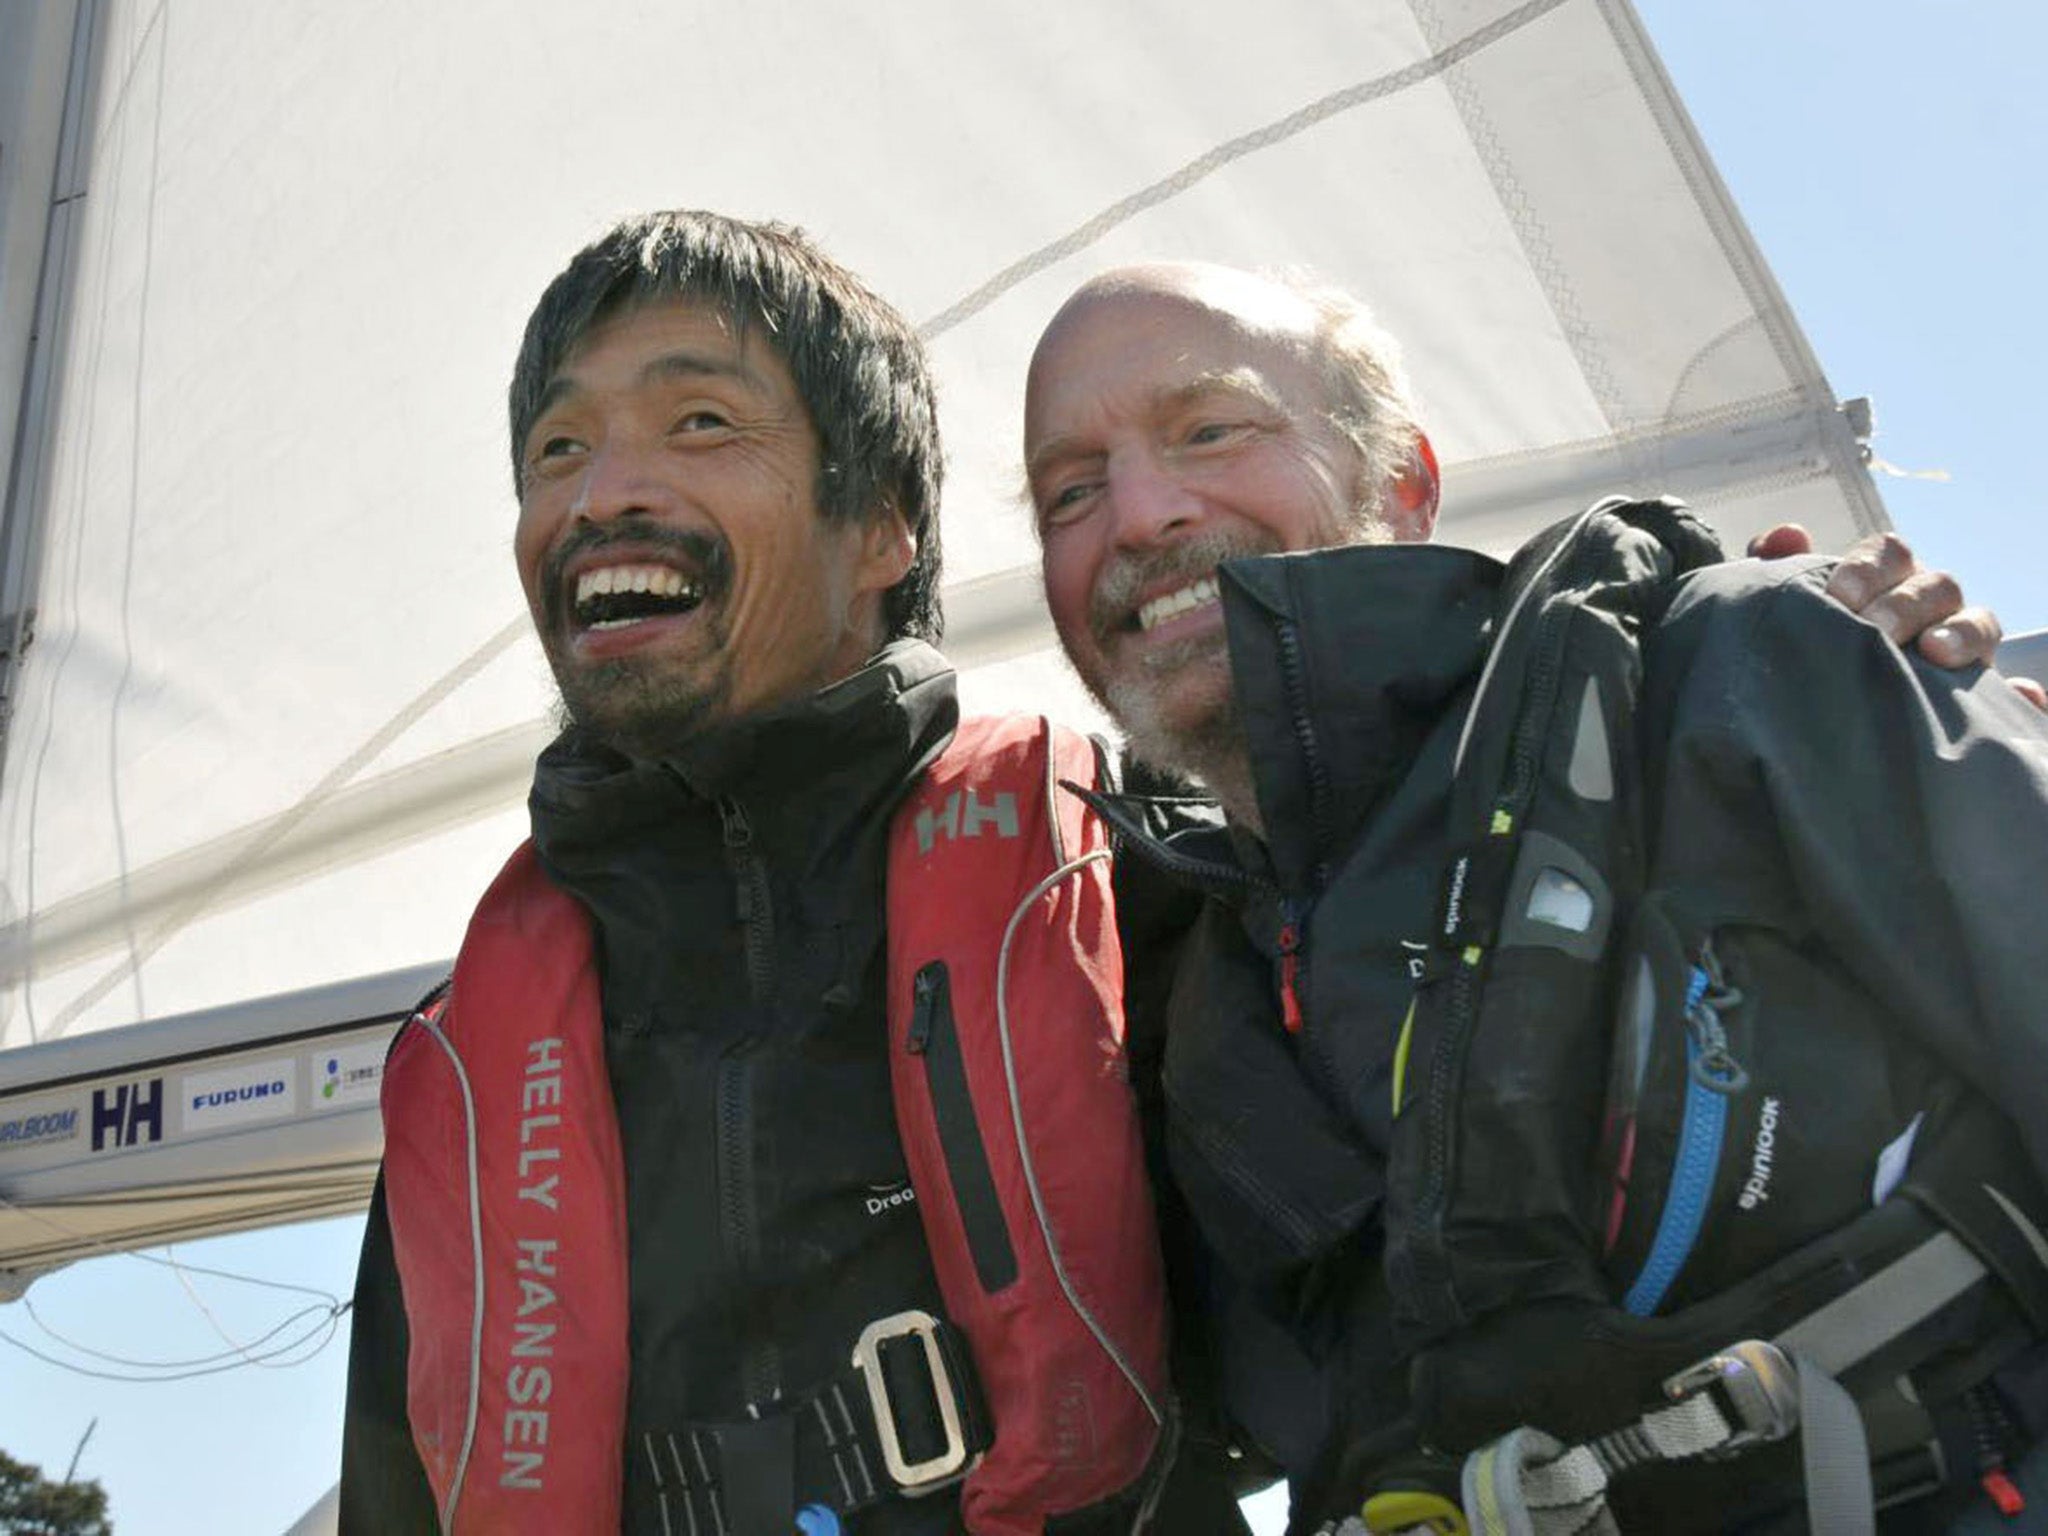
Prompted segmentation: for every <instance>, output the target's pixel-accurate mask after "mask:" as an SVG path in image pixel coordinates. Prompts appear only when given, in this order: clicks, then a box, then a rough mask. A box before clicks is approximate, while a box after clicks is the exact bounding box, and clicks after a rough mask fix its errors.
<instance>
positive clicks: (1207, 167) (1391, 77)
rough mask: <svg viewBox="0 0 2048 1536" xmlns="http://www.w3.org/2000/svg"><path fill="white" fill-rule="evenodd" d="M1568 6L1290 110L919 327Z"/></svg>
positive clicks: (999, 292) (1535, 12)
mask: <svg viewBox="0 0 2048 1536" xmlns="http://www.w3.org/2000/svg"><path fill="white" fill-rule="evenodd" d="M1564 3H1565V0H1529V3H1527V4H1526V5H1521V6H1517V7H1516V8H1515V9H1514V10H1512V11H1509V12H1508V13H1507V14H1506V15H1505V16H1501V17H1498V18H1496V19H1495V20H1493V21H1491V22H1489V23H1487V25H1485V26H1483V27H1481V28H1480V29H1479V30H1478V31H1476V32H1473V33H1472V34H1470V35H1469V36H1467V37H1463V38H1460V39H1459V40H1458V41H1457V42H1455V43H1452V44H1450V45H1448V46H1447V47H1444V48H1442V49H1439V50H1438V51H1437V52H1435V53H1433V54H1431V55H1429V57H1427V58H1425V59H1419V60H1417V61H1416V62H1415V63H1413V64H1410V65H1407V66H1406V67H1404V68H1402V69H1397V70H1395V71H1394V72H1393V73H1392V74H1388V75H1381V76H1379V77H1378V78H1377V79H1373V80H1366V81H1361V82H1360V83H1359V84H1357V85H1351V86H1346V87H1345V88H1344V89H1343V90H1340V91H1333V92H1331V93H1330V94H1329V95H1327V96H1323V97H1320V98H1318V99H1317V100H1315V101H1312V102H1310V103H1309V104H1308V105H1307V106H1305V107H1301V108H1299V109H1297V110H1296V111H1293V112H1290V113H1288V114H1287V116H1285V117H1282V118H1279V119H1277V120H1275V121H1274V122H1271V123H1268V124H1266V125H1265V126H1264V127H1263V128H1255V129H1253V130H1252V131H1251V132H1250V133H1245V134H1240V135H1239V136H1238V137H1236V138H1234V139H1225V140H1224V141H1223V142H1222V143H1221V144H1218V145H1216V146H1215V147H1214V148H1213V149H1210V150H1208V151H1206V152H1205V153H1203V154H1200V155H1197V156H1196V157H1195V158H1194V159H1193V160H1190V161H1189V162H1188V163H1187V164H1186V165H1183V166H1182V167H1181V168H1180V169H1179V170H1177V171H1174V172H1173V173H1172V174H1171V175H1168V176H1164V177H1162V178H1160V179H1159V180H1158V181H1155V182H1153V183H1152V184H1151V185H1150V186H1147V187H1143V188H1140V189H1139V190H1138V191H1136V192H1133V193H1131V194H1130V195H1129V196H1128V197H1124V198H1120V199H1118V200H1117V201H1116V202H1114V203H1111V204H1110V205H1109V206H1108V207H1107V208H1105V209H1103V210H1102V212H1100V213H1098V214H1096V215H1095V216H1094V217H1093V218H1091V219H1089V220H1088V221H1087V222H1086V223H1084V224H1081V225H1079V226H1077V227H1076V228H1074V229H1072V230H1070V231H1068V232H1067V233H1066V234H1064V235H1061V236H1060V237H1059V238H1058V239H1057V240H1053V241H1050V242H1048V243H1047V244H1045V245H1042V246H1040V247H1039V248H1038V249H1037V250H1035V251H1033V252H1031V253H1030V254H1029V255H1027V256H1025V257H1023V258H1021V259H1020V260H1017V261H1014V262H1012V263H1011V264H1010V265H1009V266H1007V267H1005V268H1003V269H1002V271H1000V272H998V273H996V275H995V276H994V277H992V278H990V279H989V280H988V281H987V282H985V283H983V284H982V285H981V286H980V287H979V288H976V289H975V290H974V291H973V292H971V293H969V294H968V295H967V296H966V297H965V298H962V299H960V300H959V301H958V302H956V303H954V304H952V305H950V306H949V307H948V308H945V309H942V310H940V311H939V312H938V313H937V314H936V315H933V316H932V317H931V318H930V319H928V320H926V321H924V322H923V323H922V324H920V325H919V326H918V328H917V329H918V334H919V335H921V336H922V337H924V339H925V340H926V341H935V340H937V339H938V338H939V337H941V336H943V335H945V333H946V332H948V331H950V330H952V329H953V328H954V327H956V326H958V325H960V324H962V323H963V322H965V321H967V320H971V319H972V318H974V316H976V315H978V314H980V313H981V312H982V311H983V310H984V309H987V308H988V307H989V306H990V305H991V304H993V303H995V301H996V300H997V299H1000V298H1001V297H1002V296H1003V295H1004V294H1006V293H1008V292H1009V291H1010V290H1011V289H1012V288H1015V287H1016V286H1017V285H1018V284H1020V283H1023V282H1025V281H1026V280H1028V279H1030V278H1032V277H1034V276H1036V275H1037V274H1038V273H1040V272H1042V271H1044V270H1045V269H1046V268H1047V267H1050V266H1052V265H1053V264H1054V263H1056V262H1060V261H1064V260H1066V258H1067V257H1069V256H1072V255H1074V254H1075V253H1076V252H1077V251H1081V250H1085V249H1086V248H1087V247H1089V246H1091V245H1093V244H1094V243H1095V242H1096V241H1098V240H1100V239H1101V238H1102V237H1103V236H1104V235H1106V234H1108V233H1109V232H1110V231H1111V230H1112V229H1115V228H1116V227H1117V226H1118V225H1119V224H1127V223H1129V222H1130V221H1131V220H1132V219H1134V218H1136V217H1137V216H1138V215H1139V214H1141V213H1144V212H1145V211H1146V210H1148V209H1151V208H1156V207H1158V206H1159V205H1160V204H1161V203H1164V202H1169V201H1171V200H1172V199H1173V198H1176V197H1178V196H1179V195H1180V194H1181V193H1183V192H1185V191H1187V189H1188V188H1190V187H1192V186H1194V185H1195V184H1196V183H1197V182H1200V181H1203V180H1206V179H1207V178H1208V177H1210V176H1213V175H1214V174H1215V173H1216V172H1218V171H1220V170H1222V169H1223V168H1224V167H1225V166H1227V165H1229V164H1230V163H1231V162H1233V161H1236V160H1242V159H1243V158H1244V157H1245V156H1247V155H1250V154H1255V153H1257V152H1258V151H1259V150H1262V149H1268V148H1270V147H1271V146H1273V145H1275V144H1278V143H1281V142H1283V141H1284V140H1287V139H1291V138H1294V137H1295V136H1297V135H1298V134H1301V133H1304V132H1306V131H1307V130H1308V129H1310V128H1313V127H1315V126H1316V125H1317V124H1319V123H1322V122H1325V121H1327V120H1328V119H1330V118H1332V117H1337V116H1339V115H1341V114H1343V113H1345V112H1349V111H1351V110H1352V109H1353V108H1354V107H1362V106H1365V105H1367V104H1369V103H1371V102H1375V101H1379V100H1382V99H1384V98H1385V97H1388V96H1393V95H1396V94H1398V93H1400V92H1401V91H1405V90H1407V89H1408V88H1409V87H1410V86H1414V85H1420V84H1421V83H1422V82H1423V81H1425V80H1430V79H1434V78H1435V77H1436V76H1438V75H1440V74H1442V73H1443V72H1444V71H1445V70H1447V69H1449V68H1450V67H1451V66H1452V65H1454V64H1459V63H1462V62H1463V61H1464V60H1466V59H1468V58H1470V57H1471V56H1472V55H1473V54H1475V53H1478V52H1480V51H1481V50H1482V49H1485V48H1489V47H1491V46H1492V45H1493V44H1495V43H1497V42H1499V41H1500V40H1501V39H1502V38H1504V37H1506V36H1508V35H1509V34H1510V33H1513V32H1516V31H1519V30H1520V29H1521V28H1523V27H1525V26H1527V25H1528V24H1529V23H1530V22H1532V21H1534V20H1536V19H1537V18H1538V17H1539V16H1542V15H1544V14H1545V13H1546V12H1549V11H1554V10H1556V9H1557V7H1558V6H1560V5H1562V4H1564Z"/></svg>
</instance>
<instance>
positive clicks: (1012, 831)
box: [383, 717, 1167, 1536]
mask: <svg viewBox="0 0 2048 1536" xmlns="http://www.w3.org/2000/svg"><path fill="white" fill-rule="evenodd" d="M1095 771H1096V764H1095V757H1094V748H1093V746H1092V745H1091V744H1090V743H1089V742H1088V741H1087V740H1086V739H1084V738H1082V737H1079V736H1075V735H1073V734H1072V733H1069V732H1066V731H1063V730H1059V729H1057V728H1055V727H1052V726H1051V725H1049V724H1048V723H1046V722H1045V721H1042V720H1039V719H1035V718H1031V717H1011V718H999V719H979V720H969V721H965V722H963V723H962V725H961V726H960V729H959V731H958V732H957V733H956V734H955V736H954V738H953V741H952V743H951V745H950V746H949V747H948V748H947V749H946V751H945V752H944V753H943V754H942V755H941V756H940V758H939V760H938V761H937V762H936V763H935V764H934V765H933V767H932V768H931V769H930V770H929V771H928V772H927V773H926V774H925V776H924V777H923V778H922V779H921V780H920V782H919V783H918V785H917V786H916V788H915V789H914V790H913V791H912V793H911V794H910V796H909V797H908V798H907V799H906V801H905V803H904V804H903V806H902V807H901V808H900V809H899V810H898V812H897V814H896V817H895V820H894V824H893V827H892V830H891V835H890V852H889V873H888V935H889V965H888V988H889V1021H888V1022H889V1039H890V1047H891V1048H890V1053H889V1055H890V1071H891V1078H892V1084H893V1093H894V1098H895V1104H896V1115H897V1123H898V1130H899V1134H900V1135H901V1137H902V1140H903V1146H904V1152H905V1155H906V1159H907V1161H908V1164H909V1168H910V1174H911V1179H912V1182H913V1184H914V1186H915V1188H916V1192H917V1206H918V1211H919V1214H920V1216H921V1218H922V1220H923V1222H924V1228H925V1234H926V1239H927V1242H928V1244H929V1246H930V1249H931V1253H932V1259H933V1264H934V1268H935V1269H936V1272H937V1275H938V1280H939V1286H940V1291H941V1294H942V1295H943V1297H944V1299H945V1305H946V1309H947V1312H948V1315H949V1321H950V1322H951V1324H952V1325H953V1327H954V1328H956V1329H957V1330H959V1332H960V1333H962V1334H964V1335H965V1338H966V1341H967V1344H968V1347H969V1350H970V1352H971V1353H972V1355H973V1358H974V1362H975V1365H976V1368H977V1370H978V1373H979V1375H980V1378H981V1385H982V1391H983V1394H984V1396H985V1398H986V1402H987V1407H988V1410H989V1416H990V1418H991V1420H992V1422H993V1425H994V1430H995V1440H994V1443H993V1445H992V1446H991V1447H990V1448H989V1449H988V1450H987V1452H986V1453H985V1454H984V1455H983V1457H982V1459H981V1460H980V1462H979V1464H978V1465H976V1466H975V1467H974V1469H973V1470H972V1471H971V1472H970V1473H969V1474H968V1476H967V1479H966V1482H965V1484H964V1487H963V1490H962V1493H961V1496H960V1497H961V1511H962V1517H963V1519H964V1521H965V1523H966V1525H967V1527H968V1529H970V1530H972V1531H975V1532H986V1533H992V1536H1023V1533H1027V1532H1037V1531H1040V1530H1042V1529H1043V1527H1044V1523H1045V1521H1046V1519H1047V1518H1048V1517H1049V1516H1051V1515H1055V1514H1059V1513H1062V1512H1065V1511H1069V1510H1076V1509H1083V1508H1087V1507H1088V1506H1090V1505H1093V1504H1096V1503H1098V1502H1100V1501H1101V1500H1103V1499H1105V1498H1107V1497H1109V1496H1111V1495H1113V1494H1115V1493H1117V1492H1119V1491H1120V1490H1123V1489H1126V1488H1128V1487H1130V1486H1131V1485H1132V1484H1134V1483H1135V1482H1136V1481H1137V1480H1138V1479H1139V1478H1140V1477H1141V1476H1142V1475H1143V1474H1144V1471H1145V1469H1146V1466H1147V1464H1148V1462H1149V1461H1150V1459H1151V1457H1152V1454H1153V1451H1154V1449H1155V1447H1156V1446H1157V1444H1158V1441H1159V1437H1160V1434H1161V1426H1162V1423H1163V1416H1164V1413H1165V1394H1166V1390H1167V1386H1166V1355H1167V1313H1166V1302H1165V1284H1164V1279H1163V1275H1162V1273H1161V1268H1160V1260H1159V1255H1158V1248H1157V1240H1156V1236H1155V1231H1154V1226H1153V1217H1152V1206H1151V1198H1150V1194H1149V1191H1148V1189H1147V1186H1146V1182H1145V1172H1144V1156H1143V1150H1142V1147H1141V1144H1140V1138H1139V1130H1138V1124H1137V1114H1136V1108H1135V1105H1134V1103H1133V1101H1132V1098H1131V1095H1130V1092H1129V1088H1128V1085H1127V1084H1126V1082H1125V1079H1124V1074H1123V1052H1122V1019H1123V1014H1122V990H1123V957H1122V952H1121V950H1120V948H1119V946H1118V941H1117V930H1116V916H1115V909H1114V905H1113V902H1112V897H1111V888H1110V877H1109V864H1108V859H1109V851H1108V847H1107V837H1106V833H1105V831H1104V829H1103V827H1102V825H1101V824H1100V822H1099V821H1098V820H1097V819H1096V818H1095V817H1094V816H1093V815H1092V814H1091V813H1089V812H1088V811H1087V809H1086V807H1085V806H1083V805H1082V804H1081V803H1080V802H1079V801H1078V800H1077V799H1076V798H1075V797H1073V796H1072V795H1069V794H1065V793H1063V792H1061V791H1060V790H1059V789H1058V788H1057V785H1058V782H1059V781H1060V780H1061V779H1072V780H1076V781H1079V782H1083V783H1092V782H1093V780H1094V778H1095ZM383 1108H384V1122H385V1154H384V1160H385V1174H384V1176H385V1187H386V1192H387V1199H388V1202H389V1207H390V1213H391V1228H392V1240H393V1245H394V1247H395V1249H396V1254H397V1261H398V1270H399V1276H400V1280H401V1284H402V1286H403V1289H404V1295H405V1305H406V1313H407V1318H408V1322H409V1325H410V1330H411V1354H410V1357H409V1359H408V1363H407V1374H408V1406H409V1413H410V1418H411V1423H412V1431H413V1438H414V1441H415V1443H416V1445H417V1446H418V1449H419V1452H420V1457H421V1460H422V1462H423V1463H424V1465H425V1467H426V1471H427V1477H428V1481H429V1482H430V1484H431V1485H432V1487H433V1490H434V1497H435V1501H436V1503H437V1505H438V1507H439V1508H440V1510H441V1514H442V1526H443V1529H444V1530H447V1531H450V1532H457V1531H488V1532H496V1531H503V1530H546V1531H550V1532H556V1531H560V1532H575V1531H593V1532H594V1531H605V1532H610V1531H615V1530H617V1529H618V1525H619V1517H620V1501H621V1489H620V1452H621V1443H622V1441H623V1438H624V1434H625V1412H626V1384H627V1376H628V1371H629V1369H630V1363H629V1360H628V1351H627V1294H626V1262H627V1249H626V1231H625V1177H624V1169H623V1166H622V1161H621V1153H620V1144H619V1131H618V1122H617V1112H616V1109H615V1106H614V1104H613V1100H612V1095H611V1087H610V1083H609V1080H608V1078H607V1075H606V1069H605V1059H604V1044H603V1025H602V1007H601V1000H600V998H599V995H598V982H597V970H596V964H595V957H594V952H593V947H592V940H591V933H590V924H589V920H588V918H587V917H586V915H585V914H584V912H583V910H582V908H581V907H579V906H578V905H577V904H576V902H575V901H574V900H573V899H572V898H571V897H569V896H567V895H566V894H564V893H563V892H561V891H559V890H557V889H556V888H555V887H554V886H553V885H551V884H550V883H549V882H548V880H547V879H546V877H545V876H544V875H543V874H542V872H541V869H540V866H539V863H538V861H537V860H536V858H535V856H534V854H533V851H532V848H531V846H530V845H529V846H522V847H521V848H520V849H519V851H518V852H517V853H515V854H514V855H513V856H512V858H511V860H510V862H509V863H507V865H506V866H505V868H504V870H503V871H502V872H501V873H500V874H499V876H498V878H497V880H496V881H495V882H494V883H493V884H492V886H491V888H490V890H489V891H488V892H487V893H486V895H485V897H484V899H483V902H482V903H481V905H480V906H479V907H478V909H477V912H476V915H475V917H474V918H473V919H472V920H471V923H470V928H469V932H468V935H467V936H466V938H465V939H464V941H463V945H462V951H461V953H460V955H459V956H458V957H457V959H456V963H455V973H454V977H453V980H452V983H451V985H450V987H449V989H448V990H447V992H446V993H445V994H444V1000H443V1002H442V1003H441V1004H440V1005H439V1006H437V1007H436V1008H434V1009H432V1010H429V1011H428V1012H426V1013H423V1014H421V1015H418V1016H416V1017H415V1018H414V1019H412V1020H411V1021H409V1022H408V1024H407V1026H406V1027H405V1028H404V1029H403V1030H402V1031H401V1032H400V1034H399V1037H398V1039H397V1040H396V1042H395V1043H394V1045H393V1047H392V1051H391V1055H390V1058H389V1061H388V1063H387V1065H386V1068H385V1073H384V1089H383ZM854 1342H855V1341H853V1340H851V1339H849V1340H848V1349H849V1352H851V1350H852V1349H853V1345H854Z"/></svg>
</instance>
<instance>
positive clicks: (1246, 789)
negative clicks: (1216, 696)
mask: <svg viewBox="0 0 2048 1536" xmlns="http://www.w3.org/2000/svg"><path fill="white" fill-rule="evenodd" d="M1150 661H1151V665H1149V666H1147V667H1146V669H1145V675H1143V676H1140V677H1137V678H1130V677H1126V678H1122V679H1120V680H1118V681H1116V682H1113V683H1110V684H1108V686H1107V687H1106V688H1104V689H1103V690H1102V691H1101V692H1100V693H1098V694H1097V695H1096V702H1097V703H1099V704H1101V705H1102V707H1103V708H1104V709H1106V710H1107V711H1108V712H1109V714H1110V716H1111V717H1112V718H1113V719H1114V720H1116V722H1117V723H1118V724H1119V725H1121V726H1122V727H1123V730H1124V740H1125V744H1126V745H1127V746H1128V747H1129V748H1130V752H1131V755H1132V756H1133V757H1135V758H1136V759H1138V761H1140V762H1142V763H1147V764H1149V765H1151V766H1152V767H1155V768H1163V769H1166V770H1167V771H1169V772H1171V773H1175V774H1179V775H1181V776H1183V777H1186V778H1191V779H1194V780H1196V781H1197V782H1198V783H1200V784H1201V785H1202V786H1203V787H1204V788H1206V789H1207V790H1208V791H1209V792H1210V793H1211V794H1212V795H1214V796H1215V797H1216V799H1217V800H1218V802H1219V803H1221V805H1222V806H1223V810H1224V814H1226V815H1227V816H1229V818H1230V819H1231V820H1232V821H1234V822H1238V823H1240V824H1241V825H1243V826H1246V827H1248V828H1249V829H1250V830H1252V831H1253V832H1257V831H1259V830H1260V821H1259V807H1258V798H1257V796H1256V795H1255V794H1254V792H1253V790H1252V776H1251V758H1250V754H1249V752H1248V751H1247V749H1246V746H1245V738H1244V723H1243V721H1242V720H1241V719H1240V717H1239V715H1238V710H1237V695H1236V693H1235V691H1233V690H1228V689H1226V691H1225V693H1224V696H1223V701H1222V703H1221V704H1220V705H1219V706H1218V707H1217V708H1215V709H1212V710H1209V711H1207V712H1205V713H1204V714H1203V715H1202V717H1201V718H1200V719H1199V720H1197V721H1195V722H1193V723H1192V724H1189V725H1185V726H1176V725H1174V724H1172V723H1171V722H1169V721H1168V720H1167V719H1166V718H1165V714H1164V711H1162V710H1161V709H1160V708H1159V704H1158V698H1157V693H1156V690H1155V688H1154V683H1155V682H1156V681H1157V679H1159V678H1160V677H1161V676H1162V675H1164V674H1167V673H1170V672H1173V671H1177V670H1179V669H1180V668H1181V667H1188V666H1192V667H1224V666H1227V665H1228V648H1227V646H1226V645H1225V644H1224V640H1223V637H1222V636H1221V635H1220V634H1218V635H1211V636H1205V637H1204V638H1202V639H1199V640H1190V641H1188V642H1187V643H1186V644H1185V645H1182V646H1177V647H1175V648H1174V649H1173V650H1172V651H1170V652H1167V653H1165V654H1163V655H1159V656H1154V657H1152V658H1150Z"/></svg>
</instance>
